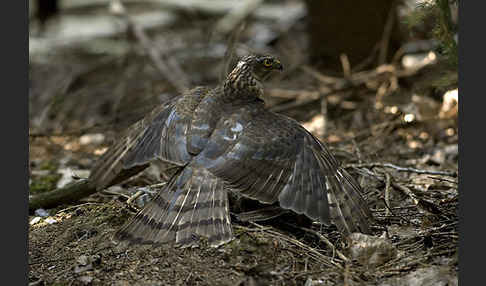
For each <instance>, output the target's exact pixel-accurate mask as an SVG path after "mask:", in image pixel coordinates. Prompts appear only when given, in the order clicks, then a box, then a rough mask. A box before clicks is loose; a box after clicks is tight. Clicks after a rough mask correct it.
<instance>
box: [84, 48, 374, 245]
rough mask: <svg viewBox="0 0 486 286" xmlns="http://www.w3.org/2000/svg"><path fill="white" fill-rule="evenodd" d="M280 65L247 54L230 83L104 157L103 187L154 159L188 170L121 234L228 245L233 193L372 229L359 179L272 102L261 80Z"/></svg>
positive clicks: (201, 93)
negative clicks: (264, 98)
mask: <svg viewBox="0 0 486 286" xmlns="http://www.w3.org/2000/svg"><path fill="white" fill-rule="evenodd" d="M275 69H281V64H280V62H279V61H278V60H276V59H274V58H272V57H269V56H263V57H258V56H248V57H245V58H243V59H242V60H241V61H240V62H239V63H238V65H237V66H236V67H235V69H234V70H233V71H232V72H231V73H230V74H229V75H228V77H227V78H226V80H225V81H224V82H223V83H222V84H221V85H220V86H218V87H216V88H214V89H209V88H203V87H200V88H196V89H193V90H191V91H189V92H187V93H185V94H183V95H182V96H181V97H180V98H178V99H175V100H173V101H172V102H170V103H168V104H166V105H164V106H162V107H160V108H158V109H156V110H155V111H154V112H153V113H152V114H150V115H149V116H148V117H146V118H145V119H143V120H142V121H141V122H139V123H137V124H135V125H134V126H133V127H131V128H130V129H129V130H128V131H127V132H126V133H125V134H124V136H122V137H121V139H120V140H119V141H118V144H116V145H115V146H114V147H113V148H111V149H110V150H109V151H108V152H107V153H106V154H105V155H104V156H103V157H102V158H101V160H100V161H101V162H100V163H99V164H97V166H96V167H95V169H94V171H93V173H92V174H93V175H92V176H91V181H92V183H93V184H95V185H96V186H97V187H99V188H104V187H107V186H110V185H112V184H114V183H117V182H120V180H121V179H124V178H126V177H127V176H129V175H133V174H134V173H136V172H139V171H140V170H141V169H143V168H145V167H146V166H148V164H149V163H151V162H154V161H160V162H164V163H165V164H170V165H172V166H176V167H178V168H179V170H178V171H177V172H176V173H175V174H174V175H173V176H172V178H171V179H170V181H169V183H168V184H167V185H166V186H165V187H164V188H162V189H160V190H159V192H158V195H157V196H156V197H155V198H154V200H152V201H151V202H149V203H148V204H147V205H146V206H145V207H144V208H143V209H142V210H141V211H140V212H139V213H138V214H137V215H136V216H135V217H133V218H132V219H131V220H130V221H129V222H128V223H127V224H126V225H125V226H124V227H123V228H122V229H120V230H119V231H118V232H117V234H116V238H118V239H120V240H121V239H125V240H129V241H131V242H138V243H165V242H175V243H176V244H179V245H182V246H188V245H194V244H197V243H198V241H199V239H201V238H205V239H207V240H208V242H209V244H210V245H212V246H218V245H221V244H222V243H225V242H227V241H229V240H231V239H232V238H233V235H232V230H231V222H230V217H229V208H228V197H227V191H234V192H239V193H240V194H242V195H244V196H246V197H249V198H252V199H255V200H259V201H260V202H263V203H274V202H276V201H278V202H279V204H280V206H281V207H283V208H287V209H291V210H293V211H295V212H297V213H303V214H305V215H307V216H309V217H310V218H312V219H315V220H317V221H320V222H321V223H324V224H329V223H330V222H334V223H335V224H336V226H337V227H338V229H339V230H341V231H342V232H344V233H352V232H356V231H361V232H369V231H370V230H369V222H370V220H371V214H370V212H369V209H368V206H367V204H366V202H365V201H364V199H363V198H362V197H361V194H360V192H361V188H360V186H359V184H357V182H356V181H355V180H354V179H353V178H352V177H351V176H350V175H349V174H348V173H347V172H346V171H345V170H344V169H343V168H341V167H340V166H339V163H338V162H337V160H336V159H335V158H334V157H333V156H332V154H331V153H330V152H329V150H328V149H327V148H326V147H325V146H324V144H323V143H322V142H320V141H319V140H318V139H317V138H315V137H314V136H313V135H312V134H311V133H309V132H307V131H306V130H305V129H304V128H303V127H302V126H301V125H300V124H299V123H298V122H297V121H295V120H293V119H291V118H288V117H285V116H283V115H279V114H276V113H273V112H270V111H268V110H267V109H265V107H264V102H263V101H262V100H261V99H260V98H261V95H262V94H263V86H262V83H261V81H262V78H264V77H265V76H266V75H268V74H269V73H270V71H272V70H275Z"/></svg>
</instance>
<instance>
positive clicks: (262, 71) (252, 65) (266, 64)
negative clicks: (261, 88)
mask: <svg viewBox="0 0 486 286" xmlns="http://www.w3.org/2000/svg"><path fill="white" fill-rule="evenodd" d="M238 66H239V67H240V68H241V67H242V66H246V67H247V68H248V69H249V71H250V72H251V73H252V75H253V76H254V77H255V78H256V79H258V80H260V81H263V80H264V79H266V78H267V77H268V75H269V74H270V73H271V72H272V71H275V70H277V71H282V70H283V66H282V63H280V61H279V60H278V59H277V58H275V57H273V56H270V55H264V56H257V55H249V56H246V57H243V58H242V59H241V60H240V61H239V62H238V65H237V67H238Z"/></svg>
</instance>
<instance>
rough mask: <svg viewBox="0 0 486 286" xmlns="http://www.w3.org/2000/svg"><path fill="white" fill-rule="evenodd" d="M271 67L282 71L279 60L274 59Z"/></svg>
mask: <svg viewBox="0 0 486 286" xmlns="http://www.w3.org/2000/svg"><path fill="white" fill-rule="evenodd" d="M273 69H276V70H278V71H283V65H282V63H280V61H279V60H276V61H275V62H274V63H273Z"/></svg>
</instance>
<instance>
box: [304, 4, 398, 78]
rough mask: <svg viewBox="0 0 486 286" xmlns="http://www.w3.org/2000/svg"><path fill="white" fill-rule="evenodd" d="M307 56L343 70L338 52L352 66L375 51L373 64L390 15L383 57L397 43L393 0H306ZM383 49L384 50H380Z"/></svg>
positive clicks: (392, 50) (394, 47)
mask: <svg viewBox="0 0 486 286" xmlns="http://www.w3.org/2000/svg"><path fill="white" fill-rule="evenodd" d="M305 2H306V4H307V8H308V11H309V12H308V13H309V19H308V31H309V36H310V42H309V44H310V46H309V48H310V59H311V60H312V61H313V62H314V63H318V64H320V65H322V66H323V67H325V68H326V69H330V70H334V71H337V72H340V71H342V68H341V61H340V55H341V54H343V53H344V54H346V55H347V57H348V59H349V62H350V64H351V68H353V67H354V66H356V65H358V64H359V63H362V62H363V61H365V59H367V58H368V57H369V56H370V55H371V54H372V53H373V52H374V51H375V52H376V54H375V58H374V61H373V62H372V63H374V64H376V63H377V60H378V58H379V56H378V55H379V52H378V51H377V50H375V47H376V46H377V45H380V42H381V41H382V36H383V34H384V31H385V30H386V29H385V27H386V23H387V19H388V18H389V17H390V13H392V14H391V16H392V17H393V18H392V20H391V23H392V26H391V27H390V28H391V30H390V34H389V35H390V36H389V38H388V39H389V40H388V43H387V44H386V45H385V46H386V48H387V51H386V57H385V59H390V58H391V57H392V56H393V54H394V52H395V51H396V50H398V48H399V46H400V40H401V38H402V37H401V33H400V31H399V26H398V19H397V9H396V6H397V5H396V2H397V1H394V0H306V1H305ZM382 53H383V52H382Z"/></svg>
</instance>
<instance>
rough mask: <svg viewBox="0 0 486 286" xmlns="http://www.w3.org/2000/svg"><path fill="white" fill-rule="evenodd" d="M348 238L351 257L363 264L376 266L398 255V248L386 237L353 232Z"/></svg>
mask: <svg viewBox="0 0 486 286" xmlns="http://www.w3.org/2000/svg"><path fill="white" fill-rule="evenodd" d="M348 239H349V254H350V257H351V258H352V259H355V260H357V261H358V262H359V263H361V264H362V265H366V266H370V267H376V266H378V265H382V264H384V263H386V262H387V261H389V260H391V259H393V258H395V257H396V256H397V250H396V248H395V247H394V246H393V245H392V244H391V243H390V242H389V241H388V240H387V239H385V238H381V237H376V236H372V235H366V234H362V233H352V234H351V235H350V236H349V238H348Z"/></svg>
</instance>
